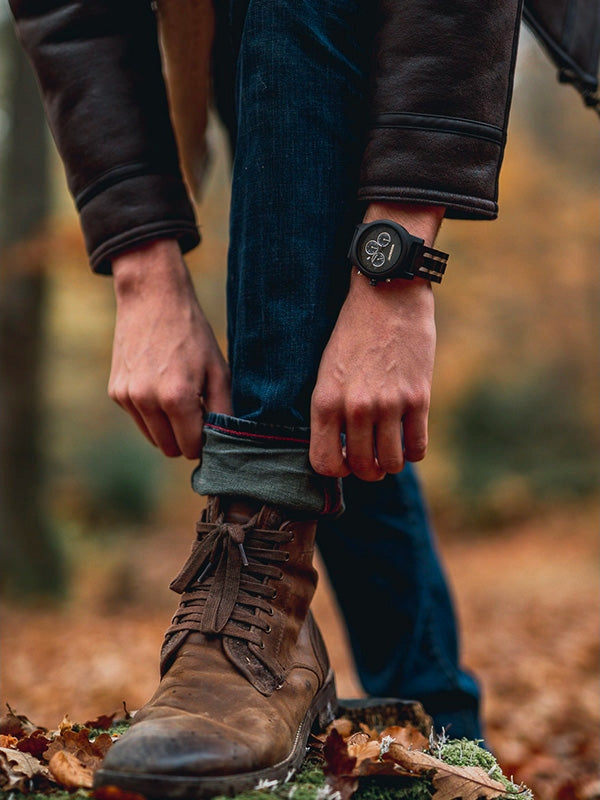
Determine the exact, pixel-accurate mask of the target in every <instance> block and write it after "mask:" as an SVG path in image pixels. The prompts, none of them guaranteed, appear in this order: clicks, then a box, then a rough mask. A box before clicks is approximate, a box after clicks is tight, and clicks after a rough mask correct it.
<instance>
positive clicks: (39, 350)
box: [0, 24, 64, 599]
mask: <svg viewBox="0 0 600 800" xmlns="http://www.w3.org/2000/svg"><path fill="white" fill-rule="evenodd" d="M0 36H1V39H2V48H1V50H2V53H3V57H4V58H5V59H6V62H7V66H8V70H9V85H8V91H7V94H8V97H7V103H6V106H5V107H6V109H7V111H8V121H9V129H8V132H7V135H6V141H5V145H6V146H5V147H4V148H3V150H4V159H3V163H2V165H1V166H2V169H1V172H0V176H1V182H0V199H1V205H0V248H1V262H0V263H1V275H2V278H1V292H0V375H1V383H0V437H1V438H0V443H1V447H0V564H1V569H2V574H1V586H2V590H3V592H4V593H5V594H8V595H10V596H18V597H19V599H23V598H27V597H30V598H31V597H35V596H41V595H46V596H48V595H55V594H57V592H59V591H60V590H61V589H62V585H63V577H64V570H63V561H62V557H61V553H60V550H59V548H58V546H57V543H56V539H55V537H54V535H53V533H52V529H51V526H50V524H49V515H48V513H47V511H46V504H47V498H46V494H45V490H44V485H45V478H46V474H45V464H44V452H43V448H42V444H41V439H42V433H43V416H44V399H43V383H42V364H43V343H44V310H45V297H46V275H45V270H44V263H43V260H44V256H43V248H41V247H40V246H39V245H38V246H36V244H35V241H36V237H39V235H40V233H41V230H42V225H43V222H44V220H45V218H46V215H47V212H48V202H49V180H48V142H47V131H46V123H45V120H44V114H43V111H42V107H41V102H40V99H39V94H38V91H37V86H36V84H35V80H34V78H33V74H32V70H31V67H30V66H29V64H28V63H27V61H26V58H25V56H24V54H23V53H22V51H21V49H20V47H19V45H18V44H17V42H16V40H15V36H14V33H13V31H12V29H11V28H10V27H9V26H8V25H6V24H5V25H4V26H3V29H2V30H1V31H0Z"/></svg>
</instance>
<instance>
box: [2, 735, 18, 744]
mask: <svg viewBox="0 0 600 800" xmlns="http://www.w3.org/2000/svg"><path fill="white" fill-rule="evenodd" d="M18 741H19V740H18V739H17V737H16V736H7V735H6V734H4V733H0V747H13V746H14V745H15V744H16V743H17V742H18Z"/></svg>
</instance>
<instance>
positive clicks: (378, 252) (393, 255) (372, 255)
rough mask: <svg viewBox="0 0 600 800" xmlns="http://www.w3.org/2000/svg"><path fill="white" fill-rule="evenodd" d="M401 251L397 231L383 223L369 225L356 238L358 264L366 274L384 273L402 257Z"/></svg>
mask: <svg viewBox="0 0 600 800" xmlns="http://www.w3.org/2000/svg"><path fill="white" fill-rule="evenodd" d="M402 251H403V242H402V239H401V238H400V236H399V234H398V232H397V231H395V230H394V229H393V228H391V227H390V226H389V225H385V224H381V225H373V226H370V227H369V228H368V229H367V230H366V231H364V233H363V234H362V235H361V236H360V238H359V240H358V246H357V248H356V253H357V256H358V262H359V264H358V266H360V268H361V269H362V270H364V271H365V272H366V273H367V274H374V275H385V274H386V273H388V272H389V271H390V270H393V269H394V267H395V266H396V264H397V263H398V261H399V260H400V258H402Z"/></svg>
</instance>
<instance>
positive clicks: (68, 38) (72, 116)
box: [10, 0, 199, 272]
mask: <svg viewBox="0 0 600 800" xmlns="http://www.w3.org/2000/svg"><path fill="white" fill-rule="evenodd" d="M10 5H11V9H12V11H13V14H14V16H15V21H16V27H17V32H18V34H19V37H20V39H21V41H22V43H23V46H24V47H25V50H26V51H27V53H28V55H29V57H30V59H31V61H32V64H33V67H34V69H35V72H36V74H37V78H38V82H39V84H40V88H41V92H42V97H43V101H44V105H45V108H46V113H47V116H48V121H49V124H50V127H51V130H52V133H53V135H54V138H55V140H56V143H57V146H58V150H59V152H60V155H61V157H62V159H63V162H64V165H65V171H66V174H67V182H68V185H69V189H70V191H71V193H72V194H73V197H74V199H75V203H76V206H77V209H78V211H79V214H80V218H81V224H82V228H83V232H84V237H85V241H86V246H87V249H88V252H89V254H90V260H91V263H92V266H93V267H94V269H96V270H97V271H99V272H108V271H109V270H110V261H111V259H112V257H113V256H114V255H115V254H117V253H119V252H121V251H122V250H124V249H126V248H130V247H132V246H135V245H139V244H141V243H144V242H147V241H149V240H151V239H152V238H156V237H158V236H163V237H164V236H171V237H175V238H176V239H177V240H178V241H179V242H180V245H181V247H182V249H183V250H184V251H185V250H187V249H190V248H191V247H193V246H194V245H195V244H197V242H198V240H199V237H198V232H197V228H196V223H195V219H194V212H193V209H192V206H191V204H190V202H189V199H188V197H187V193H186V191H185V187H184V184H183V181H182V178H181V174H180V170H179V161H178V154H177V148H176V145H175V139H174V136H173V132H172V129H171V123H170V118H169V109H168V104H167V99H166V92H165V87H164V83H163V79H162V71H161V62H160V53H159V48H158V40H157V31H156V23H155V19H154V15H153V13H152V10H151V6H150V3H149V2H148V0H128V2H127V3H122V2H119V1H118V0H99V2H80V3H72V2H67V0H10Z"/></svg>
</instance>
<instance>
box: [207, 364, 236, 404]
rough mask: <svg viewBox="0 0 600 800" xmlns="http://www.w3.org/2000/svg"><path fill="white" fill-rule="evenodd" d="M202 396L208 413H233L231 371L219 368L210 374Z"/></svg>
mask: <svg viewBox="0 0 600 800" xmlns="http://www.w3.org/2000/svg"><path fill="white" fill-rule="evenodd" d="M201 394H202V398H203V400H204V406H205V408H206V410H207V411H213V412H215V413H217V414H232V413H233V409H232V406H231V381H230V378H229V370H227V371H224V370H222V369H220V368H219V369H218V370H214V371H212V372H209V373H208V374H207V376H206V381H205V385H204V386H203V388H202V392H201Z"/></svg>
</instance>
